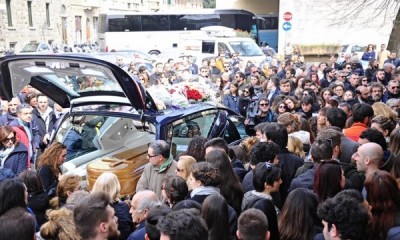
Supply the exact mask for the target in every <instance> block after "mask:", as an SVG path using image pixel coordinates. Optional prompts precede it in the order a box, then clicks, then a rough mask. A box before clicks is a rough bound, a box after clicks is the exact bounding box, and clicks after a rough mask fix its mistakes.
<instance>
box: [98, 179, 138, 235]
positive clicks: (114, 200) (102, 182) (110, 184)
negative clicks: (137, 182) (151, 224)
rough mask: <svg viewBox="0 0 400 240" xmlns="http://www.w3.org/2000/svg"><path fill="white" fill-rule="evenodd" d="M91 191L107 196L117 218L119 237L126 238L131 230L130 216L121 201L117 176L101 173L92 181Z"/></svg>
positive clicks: (125, 205)
mask: <svg viewBox="0 0 400 240" xmlns="http://www.w3.org/2000/svg"><path fill="white" fill-rule="evenodd" d="M91 192H92V193H93V192H105V193H106V194H107V195H108V196H109V198H110V202H111V206H112V207H113V208H114V210H115V216H116V217H117V218H118V230H119V231H120V232H121V239H127V238H128V237H129V235H130V234H131V233H132V231H133V223H132V216H131V214H130V213H129V207H128V205H127V204H126V203H125V202H124V201H121V184H120V183H119V180H118V178H117V176H116V175H115V174H114V173H111V172H104V173H102V174H101V175H100V176H99V177H98V178H97V180H96V182H95V183H94V185H93V188H92V191H91Z"/></svg>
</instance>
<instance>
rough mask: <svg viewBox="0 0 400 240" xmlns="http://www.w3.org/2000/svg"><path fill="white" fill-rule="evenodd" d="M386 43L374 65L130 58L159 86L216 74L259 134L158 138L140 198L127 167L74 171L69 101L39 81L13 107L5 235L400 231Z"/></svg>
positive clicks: (250, 129)
mask: <svg viewBox="0 0 400 240" xmlns="http://www.w3.org/2000/svg"><path fill="white" fill-rule="evenodd" d="M374 48H375V47H374V46H373V45H369V46H368V49H366V53H365V54H364V55H363V56H362V57H361V58H362V59H363V60H365V59H367V60H368V61H369V66H368V68H367V69H363V66H362V64H361V63H360V61H359V56H357V55H355V56H348V55H346V56H344V61H343V62H342V63H338V62H337V59H336V57H337V56H335V55H331V56H330V57H329V59H328V61H327V62H322V63H319V64H312V65H311V66H309V67H306V66H307V64H305V63H304V58H303V57H301V56H300V57H299V56H296V53H292V54H293V55H291V56H290V58H289V59H287V60H285V61H284V62H281V63H279V62H278V61H276V59H272V58H271V59H269V58H267V59H266V61H265V62H263V63H262V64H261V65H260V66H256V65H254V64H252V63H244V62H243V61H242V60H241V59H240V56H239V55H238V54H232V58H231V59H227V58H225V55H224V54H223V53H221V54H220V55H219V56H217V57H216V58H210V59H205V60H204V61H203V62H202V66H200V67H198V66H197V65H196V64H195V59H194V58H193V57H191V56H189V57H188V58H187V61H186V60H185V61H175V60H174V59H169V60H168V61H167V62H166V63H156V64H155V65H154V72H153V73H149V70H147V69H146V67H144V66H141V67H138V68H137V66H136V65H135V64H132V66H126V65H124V64H123V63H122V62H121V61H120V62H117V63H116V64H117V65H119V66H121V67H122V68H124V69H126V70H127V71H128V73H129V74H132V76H137V77H138V78H139V79H140V80H141V81H142V83H143V85H144V86H145V87H151V86H166V85H173V84H175V83H179V82H191V81H195V82H196V81H197V82H203V83H205V84H209V85H210V86H212V89H214V90H215V98H214V100H215V101H217V102H219V103H221V104H224V105H225V106H226V107H227V108H230V109H231V110H233V111H234V112H236V113H237V114H239V115H242V116H243V119H244V120H243V124H244V125H245V128H246V132H247V134H248V137H246V138H245V139H243V140H242V142H241V143H240V144H239V145H236V146H229V145H228V144H227V143H226V141H225V140H224V139H223V138H214V139H207V138H206V137H204V136H195V137H193V138H192V139H191V141H190V143H189V145H188V147H187V149H186V151H185V152H183V153H181V154H179V155H178V156H176V159H174V158H173V156H172V155H171V146H170V144H169V143H168V142H166V141H164V140H156V141H154V142H152V143H150V144H149V146H148V150H147V159H148V161H149V163H148V164H146V166H145V167H144V171H143V174H142V175H141V177H140V179H139V181H138V183H137V186H136V194H135V195H134V196H133V197H132V199H126V198H124V197H123V196H121V184H120V182H119V179H118V176H116V175H115V174H113V173H110V172H105V173H103V174H101V175H100V176H99V177H98V178H97V179H96V182H95V183H94V185H93V186H92V188H91V189H90V192H88V191H86V190H81V189H80V181H81V178H80V177H79V176H76V175H63V174H62V171H61V169H60V166H61V165H62V164H63V162H64V161H65V158H66V154H67V153H66V146H65V145H64V144H62V143H57V142H54V143H52V144H49V136H50V134H51V130H52V126H53V124H54V121H56V119H57V118H58V117H59V116H60V114H61V113H62V109H59V108H57V106H56V105H55V106H54V109H53V108H51V107H50V106H49V99H48V98H47V97H46V96H44V95H43V94H40V93H39V94H36V95H33V96H31V91H30V90H27V89H25V92H23V93H24V94H23V96H24V97H23V98H21V97H15V98H13V99H12V100H11V101H9V102H7V104H6V105H7V108H6V109H3V116H1V117H0V144H1V149H0V164H1V165H0V173H1V174H0V181H1V182H0V222H1V223H2V224H0V239H21V240H23V239H32V238H33V237H34V236H36V237H37V238H38V239H74V240H75V239H124V240H125V239H129V240H133V239H178V240H183V239H194V240H196V239H199V240H200V239H218V240H225V239H242V240H250V239H260V240H261V239H263V240H264V239H282V240H289V239H299V240H302V239H304V240H308V239H325V240H328V239H353V240H355V239H360V240H361V239H371V240H372V239H400V190H399V187H400V153H399V152H400V127H399V119H398V114H399V110H400V108H399V107H400V98H399V97H400V96H399V95H400V93H399V85H400V70H397V67H399V61H394V59H393V57H394V58H396V56H395V55H394V54H392V53H390V52H389V51H387V50H386V49H385V46H381V50H380V51H379V52H376V53H375V52H374ZM372 52H374V53H372ZM117 60H118V61H119V59H117ZM246 65H247V66H246ZM213 94H214V93H213ZM3 103H4V101H2V104H3ZM21 131H23V132H25V136H26V138H25V139H17V138H16V136H17V135H18V134H20V135H21Z"/></svg>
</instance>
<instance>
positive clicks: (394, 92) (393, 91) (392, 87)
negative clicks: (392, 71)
mask: <svg viewBox="0 0 400 240" xmlns="http://www.w3.org/2000/svg"><path fill="white" fill-rule="evenodd" d="M399 87H400V82H399V81H397V80H390V81H389V83H388V85H387V87H386V89H387V91H386V93H385V94H384V95H383V102H385V103H386V101H387V100H389V99H391V98H400V91H399Z"/></svg>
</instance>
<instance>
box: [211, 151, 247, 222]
mask: <svg viewBox="0 0 400 240" xmlns="http://www.w3.org/2000/svg"><path fill="white" fill-rule="evenodd" d="M206 162H209V163H211V164H212V165H213V166H215V167H216V168H217V169H218V170H219V172H220V176H221V179H223V181H221V183H220V185H219V189H220V190H221V194H222V196H224V197H225V199H226V201H227V202H228V204H229V205H230V206H231V207H233V209H235V211H236V213H237V214H239V213H240V212H241V205H242V199H243V194H244V193H243V189H242V185H241V183H240V182H239V180H238V178H237V177H236V175H235V173H234V172H233V169H232V165H231V162H230V159H229V157H228V155H227V154H226V153H225V151H223V150H213V151H211V152H209V153H208V154H206Z"/></svg>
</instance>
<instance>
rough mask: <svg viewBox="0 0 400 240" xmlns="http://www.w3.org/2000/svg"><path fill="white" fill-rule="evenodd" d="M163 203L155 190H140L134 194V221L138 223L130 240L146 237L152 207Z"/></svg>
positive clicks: (132, 204)
mask: <svg viewBox="0 0 400 240" xmlns="http://www.w3.org/2000/svg"><path fill="white" fill-rule="evenodd" d="M159 205H161V202H160V201H159V200H158V197H157V195H156V193H155V192H153V191H150V190H143V191H139V192H137V193H136V194H135V196H133V198H132V202H131V209H130V210H129V213H130V214H131V215H132V221H133V222H134V223H135V224H137V227H136V230H135V231H134V232H133V233H131V235H129V238H128V240H138V239H144V235H145V234H146V228H145V223H146V219H147V216H148V214H149V210H150V208H152V207H154V206H159Z"/></svg>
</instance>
